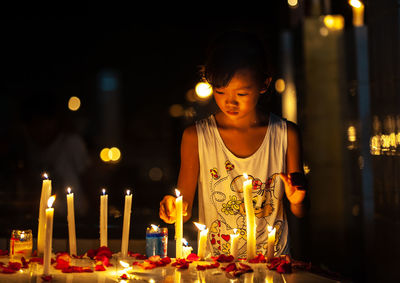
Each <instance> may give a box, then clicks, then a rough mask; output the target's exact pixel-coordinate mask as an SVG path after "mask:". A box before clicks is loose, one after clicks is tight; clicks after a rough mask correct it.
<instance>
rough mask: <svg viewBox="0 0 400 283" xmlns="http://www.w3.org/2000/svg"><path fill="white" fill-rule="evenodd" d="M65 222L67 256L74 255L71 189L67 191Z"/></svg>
mask: <svg viewBox="0 0 400 283" xmlns="http://www.w3.org/2000/svg"><path fill="white" fill-rule="evenodd" d="M67 191H68V193H67V209H68V213H67V220H68V236H69V254H70V255H76V233H75V211H74V193H71V188H68V189H67Z"/></svg>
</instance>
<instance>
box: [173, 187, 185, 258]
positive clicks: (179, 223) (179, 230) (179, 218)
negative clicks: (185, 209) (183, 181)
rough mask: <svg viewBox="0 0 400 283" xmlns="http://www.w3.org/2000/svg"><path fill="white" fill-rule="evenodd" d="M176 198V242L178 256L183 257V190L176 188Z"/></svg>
mask: <svg viewBox="0 0 400 283" xmlns="http://www.w3.org/2000/svg"><path fill="white" fill-rule="evenodd" d="M175 194H176V200H175V209H176V220H175V243H176V258H181V257H182V238H183V215H182V201H183V200H182V196H181V192H180V191H179V190H177V189H175Z"/></svg>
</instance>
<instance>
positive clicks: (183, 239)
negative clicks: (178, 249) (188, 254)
mask: <svg viewBox="0 0 400 283" xmlns="http://www.w3.org/2000/svg"><path fill="white" fill-rule="evenodd" d="M182 244H183V245H184V246H186V247H187V246H188V244H189V243H188V241H186V239H185V238H182Z"/></svg>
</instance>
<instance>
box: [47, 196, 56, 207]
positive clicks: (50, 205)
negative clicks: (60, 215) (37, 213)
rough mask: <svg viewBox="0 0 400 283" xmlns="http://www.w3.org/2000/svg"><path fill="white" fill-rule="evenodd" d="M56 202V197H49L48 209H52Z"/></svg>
mask: <svg viewBox="0 0 400 283" xmlns="http://www.w3.org/2000/svg"><path fill="white" fill-rule="evenodd" d="M55 200H56V195H52V196H51V197H49V200H48V201H47V207H48V208H51V207H52V206H53V203H54V201H55Z"/></svg>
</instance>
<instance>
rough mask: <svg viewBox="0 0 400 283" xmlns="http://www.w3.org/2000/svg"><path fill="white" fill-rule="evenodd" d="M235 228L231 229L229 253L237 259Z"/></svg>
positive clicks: (237, 241)
mask: <svg viewBox="0 0 400 283" xmlns="http://www.w3.org/2000/svg"><path fill="white" fill-rule="evenodd" d="M236 232H237V229H233V234H231V255H232V256H233V257H234V258H235V259H237V256H238V245H239V234H237V233H236Z"/></svg>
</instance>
